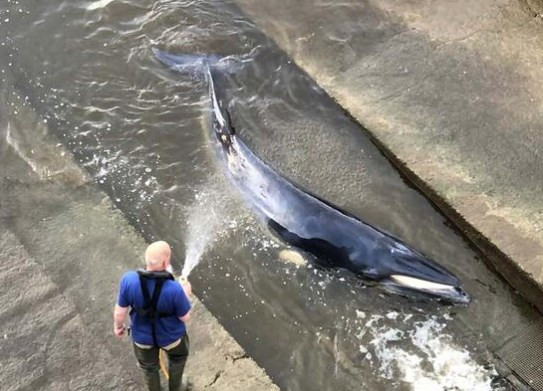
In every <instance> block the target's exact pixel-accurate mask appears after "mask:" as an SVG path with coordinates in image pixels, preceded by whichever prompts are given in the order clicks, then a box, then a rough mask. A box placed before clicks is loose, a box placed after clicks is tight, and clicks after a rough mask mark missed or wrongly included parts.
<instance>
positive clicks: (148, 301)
mask: <svg viewBox="0 0 543 391" xmlns="http://www.w3.org/2000/svg"><path fill="white" fill-rule="evenodd" d="M138 275H139V278H140V285H141V293H142V294H143V301H144V305H143V308H142V309H136V311H137V314H138V315H140V316H144V317H147V318H149V319H150V321H151V331H152V334H153V344H154V346H156V347H158V341H157V337H156V321H157V319H158V318H162V317H167V316H173V314H169V313H161V312H159V311H158V309H157V305H158V299H159V298H160V293H161V292H162V286H163V284H164V281H166V280H173V279H174V278H173V276H172V275H171V274H170V273H166V274H165V275H164V274H163V273H162V272H157V273H155V272H147V271H143V270H138ZM151 279H154V280H155V281H156V284H155V289H154V290H153V297H152V298H151V295H150V294H149V288H148V287H147V280H151Z"/></svg>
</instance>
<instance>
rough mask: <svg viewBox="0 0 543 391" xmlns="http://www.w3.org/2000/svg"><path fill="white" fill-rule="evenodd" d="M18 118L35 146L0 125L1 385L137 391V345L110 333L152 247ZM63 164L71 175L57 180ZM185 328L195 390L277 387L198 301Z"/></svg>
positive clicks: (50, 144) (61, 155)
mask: <svg viewBox="0 0 543 391" xmlns="http://www.w3.org/2000/svg"><path fill="white" fill-rule="evenodd" d="M21 118H27V122H26V124H25V126H26V129H27V130H28V131H29V132H30V133H28V134H34V136H35V137H34V141H32V138H31V137H29V138H28V139H26V140H27V142H26V143H23V142H22V139H21V136H20V135H21V132H20V131H19V132H17V134H18V138H17V139H14V138H12V139H10V137H7V130H8V128H7V126H6V124H5V123H2V126H1V128H0V135H1V137H0V140H1V141H0V261H1V262H2V270H1V271H0V298H1V299H2V303H3V304H2V307H1V309H0V384H2V387H1V388H2V389H3V390H37V389H40V390H65V389H77V390H140V389H142V386H143V385H142V381H141V374H140V373H139V369H137V366H136V362H135V358H134V356H133V352H132V346H131V343H130V341H129V340H128V338H124V340H117V339H116V338H115V337H114V336H113V334H112V309H113V305H114V303H115V298H116V290H117V284H118V281H119V279H120V277H121V275H122V274H123V273H124V271H126V270H128V269H134V268H137V267H139V266H140V265H141V262H142V261H141V260H142V254H143V250H144V249H145V246H146V243H145V242H144V240H143V239H142V238H141V237H140V236H139V235H138V234H137V233H136V232H135V231H134V229H133V228H132V227H131V226H129V225H128V224H127V222H126V221H125V219H124V217H123V216H122V214H121V213H120V212H118V211H117V210H115V209H114V207H113V205H112V203H111V202H110V200H109V198H108V197H107V196H106V195H105V194H104V193H102V192H100V191H99V190H98V189H97V187H96V186H95V185H94V184H93V183H92V182H88V181H87V180H86V175H85V174H84V173H83V172H82V171H81V170H80V169H79V168H78V167H77V165H75V164H74V163H70V157H69V154H68V153H67V152H66V151H65V150H63V149H62V148H61V147H60V146H59V145H56V143H55V142H54V141H52V139H50V138H49V136H48V135H47V134H45V133H44V132H43V130H45V128H44V127H43V125H41V131H40V126H38V125H37V123H34V126H33V127H32V126H31V124H32V120H28V119H29V118H32V116H31V115H30V114H29V113H21ZM12 126H14V125H12ZM7 140H9V141H7ZM16 140H18V141H19V143H15V141H16ZM55 149H56V153H55V154H50V153H45V152H44V150H45V151H53V150H55ZM25 154H28V156H30V157H33V156H36V159H35V160H34V159H31V160H29V159H25V158H24V156H25ZM40 156H47V157H48V158H47V159H44V158H41V157H40ZM59 160H60V161H62V162H63V168H64V170H62V171H63V172H64V173H65V174H66V173H68V175H61V174H56V175H55V172H56V171H57V170H54V167H55V166H56V165H57V163H58V161H59ZM30 162H31V163H32V164H31V163H30ZM47 173H49V174H47ZM37 206H39V207H37ZM188 329H189V335H190V337H191V355H190V358H189V361H188V364H187V373H188V374H189V376H190V378H191V381H192V382H193V383H194V386H195V387H194V389H195V390H202V389H209V390H235V389H246V390H275V389H278V388H277V387H276V386H275V385H273V384H272V383H271V381H270V380H269V378H268V377H267V375H266V374H265V372H264V371H263V370H262V369H260V368H259V367H258V366H257V365H256V364H255V363H254V361H253V360H252V359H251V358H249V357H248V356H247V355H246V354H245V352H244V350H243V349H242V348H241V347H240V346H239V345H238V344H237V343H236V342H235V341H234V339H233V338H232V337H231V336H230V335H229V334H228V333H227V332H226V331H225V330H224V329H223V328H222V327H221V326H220V325H219V323H218V322H217V320H216V319H215V318H214V317H213V316H212V315H211V314H210V313H209V312H208V311H207V310H206V309H205V307H204V306H203V305H202V304H201V303H200V301H199V300H198V299H196V298H195V299H194V300H193V317H192V319H191V320H190V321H189V324H188Z"/></svg>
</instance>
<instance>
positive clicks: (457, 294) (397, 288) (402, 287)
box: [382, 274, 470, 304]
mask: <svg viewBox="0 0 543 391" xmlns="http://www.w3.org/2000/svg"><path fill="white" fill-rule="evenodd" d="M382 284H383V285H384V286H385V287H386V288H388V289H390V290H392V291H394V292H395V293H405V294H412V293H413V292H420V293H423V294H425V295H428V296H430V297H433V298H436V299H440V300H444V301H447V302H451V303H455V304H467V303H469V301H470V297H469V295H468V294H467V293H466V292H465V291H464V290H463V289H462V287H461V286H459V285H448V284H441V283H437V282H432V281H427V280H422V279H419V278H415V277H410V276H405V275H401V274H393V275H391V276H390V277H389V278H387V279H385V280H383V281H382Z"/></svg>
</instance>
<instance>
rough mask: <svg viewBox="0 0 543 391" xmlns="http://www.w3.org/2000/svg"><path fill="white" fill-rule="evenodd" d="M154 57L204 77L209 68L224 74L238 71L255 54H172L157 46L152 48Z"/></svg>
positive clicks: (178, 68)
mask: <svg viewBox="0 0 543 391" xmlns="http://www.w3.org/2000/svg"><path fill="white" fill-rule="evenodd" d="M151 51H152V52H153V54H154V56H155V57H156V58H157V59H158V60H159V61H160V62H161V63H163V64H165V65H167V66H168V67H169V68H171V69H173V70H175V71H177V72H181V73H189V74H192V75H200V76H202V75H203V74H204V73H205V69H206V68H207V67H212V68H217V69H221V70H222V71H224V72H235V71H238V70H239V69H240V68H241V67H242V66H243V64H245V63H246V62H248V61H251V59H252V56H253V54H252V53H249V54H247V55H241V56H219V55H217V54H200V53H172V52H168V51H165V50H162V49H159V48H157V47H155V46H153V47H151Z"/></svg>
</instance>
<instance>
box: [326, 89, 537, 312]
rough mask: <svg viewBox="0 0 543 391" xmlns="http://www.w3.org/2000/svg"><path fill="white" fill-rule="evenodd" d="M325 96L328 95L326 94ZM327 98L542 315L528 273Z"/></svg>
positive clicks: (443, 197)
mask: <svg viewBox="0 0 543 391" xmlns="http://www.w3.org/2000/svg"><path fill="white" fill-rule="evenodd" d="M324 91H326V90H324ZM326 93H327V94H328V92H326ZM329 96H330V95H329ZM330 98H331V99H333V100H334V102H336V104H337V105H338V106H339V107H341V108H342V110H343V112H344V113H345V115H346V116H347V117H349V118H350V119H351V120H352V121H353V122H354V123H356V124H358V126H359V127H360V128H361V131H363V132H365V133H366V134H367V135H368V136H369V137H370V139H371V141H372V142H373V143H374V144H375V146H376V147H377V148H378V149H379V150H380V151H381V153H382V154H383V155H384V156H385V157H386V159H387V160H388V161H389V162H390V163H391V164H392V165H393V166H394V167H395V168H396V169H397V170H398V173H399V174H400V176H401V177H402V178H404V180H406V182H407V183H408V184H410V185H412V186H413V187H414V188H415V189H416V190H417V191H419V192H420V193H421V194H422V195H423V196H424V197H425V198H426V199H428V200H429V201H430V202H431V203H432V205H434V207H435V208H436V209H437V210H438V211H439V212H440V213H441V214H443V215H444V216H445V217H446V218H447V219H449V220H450V221H451V223H453V225H454V226H455V228H457V229H458V231H459V232H460V233H461V234H462V236H463V237H464V238H465V239H466V240H467V241H468V242H469V243H471V244H472V245H473V246H474V248H475V249H476V250H477V251H478V252H479V253H480V254H481V255H482V260H483V262H485V263H486V264H487V265H488V266H490V267H492V268H493V269H494V270H495V271H496V272H497V273H498V274H499V275H500V276H501V277H502V278H503V279H504V280H505V281H507V282H508V283H509V284H510V285H511V286H512V287H513V288H514V289H515V290H516V291H517V292H518V293H520V294H521V295H522V296H523V297H524V298H525V299H526V300H527V301H528V302H530V303H531V304H532V305H534V306H535V307H536V308H537V309H538V310H539V311H540V312H541V313H543V285H542V284H540V283H538V282H537V281H536V280H534V279H533V278H532V276H531V275H530V273H529V272H527V271H526V270H524V269H522V268H521V266H520V265H519V264H518V263H517V262H515V261H514V260H513V259H512V258H511V257H510V256H508V255H507V254H506V253H505V252H503V251H502V250H500V248H499V247H498V246H497V245H495V244H494V243H493V242H492V240H491V239H490V238H488V237H486V236H485V235H484V234H483V233H482V232H480V231H479V230H478V229H477V228H476V227H475V226H474V225H472V224H471V223H470V222H469V221H468V219H467V218H466V217H464V216H463V215H462V214H461V213H460V212H459V211H457V210H456V209H455V207H454V206H453V205H452V204H450V203H449V202H448V201H447V200H446V198H445V196H443V195H441V194H440V193H439V192H438V190H436V189H434V188H433V187H432V186H431V185H430V184H428V183H427V182H426V181H425V180H424V179H422V178H421V177H420V176H419V175H417V174H416V173H415V172H414V171H413V170H412V169H411V168H410V167H409V165H408V164H407V163H406V162H404V161H403V160H401V159H400V158H399V157H398V156H396V155H395V154H394V153H393V152H392V150H391V149H390V148H388V147H387V146H386V145H385V144H384V143H383V142H381V141H380V140H379V139H378V137H377V136H376V135H375V134H374V133H372V132H371V130H369V129H367V128H366V127H364V126H363V125H362V124H361V123H360V122H359V121H358V120H357V119H356V118H355V117H354V116H353V115H352V114H351V113H350V112H349V110H347V109H346V108H345V107H343V106H342V105H341V104H340V102H338V101H337V100H336V99H335V98H334V97H333V96H330Z"/></svg>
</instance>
